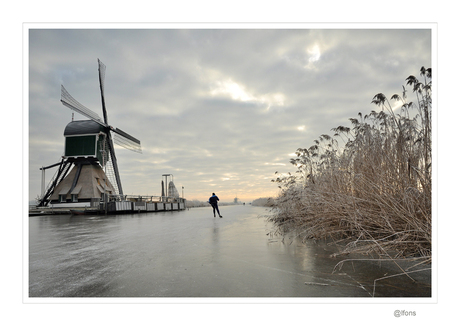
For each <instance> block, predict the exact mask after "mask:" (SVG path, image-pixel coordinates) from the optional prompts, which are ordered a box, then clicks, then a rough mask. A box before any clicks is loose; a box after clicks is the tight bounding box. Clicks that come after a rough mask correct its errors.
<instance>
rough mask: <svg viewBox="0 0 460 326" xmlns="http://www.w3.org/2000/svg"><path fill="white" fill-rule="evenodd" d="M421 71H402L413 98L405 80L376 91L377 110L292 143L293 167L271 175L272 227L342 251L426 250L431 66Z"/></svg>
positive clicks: (409, 253)
mask: <svg viewBox="0 0 460 326" xmlns="http://www.w3.org/2000/svg"><path fill="white" fill-rule="evenodd" d="M420 76H421V77H420V79H418V78H416V77H414V76H409V77H408V78H407V79H406V86H409V87H411V88H412V91H413V96H414V97H415V99H414V100H413V101H410V102H409V101H408V99H407V98H408V94H407V93H408V91H407V90H406V89H405V87H404V86H403V92H402V95H401V96H400V95H397V94H395V95H393V96H392V97H391V98H390V99H388V98H387V97H386V96H385V95H383V94H381V93H379V94H377V95H375V97H374V98H373V99H372V102H371V103H373V104H375V105H377V106H378V107H379V108H380V110H378V111H371V112H370V113H369V114H367V115H364V116H363V115H362V114H361V113H359V114H358V118H352V119H350V122H351V127H345V126H339V127H337V128H333V129H332V131H334V135H333V136H332V137H331V136H329V135H327V134H324V135H321V136H320V137H319V139H317V140H315V141H314V144H313V145H312V146H311V147H309V148H299V149H297V151H296V155H297V157H296V158H295V159H292V160H291V163H292V164H293V165H295V166H296V168H297V171H296V173H295V174H290V173H288V174H281V175H280V174H278V173H276V174H277V178H276V179H274V180H272V181H274V182H277V183H278V184H279V185H278V186H279V188H280V193H279V195H278V197H277V198H276V199H275V202H274V207H273V210H272V214H271V215H270V216H269V218H268V219H269V220H270V221H272V222H274V224H275V225H276V226H277V228H276V232H279V233H281V234H286V233H287V232H295V234H296V235H297V236H299V237H301V238H302V239H303V240H306V239H326V238H327V239H333V240H334V241H336V242H341V243H344V246H343V247H342V248H343V250H342V252H341V253H351V252H359V253H366V254H371V255H375V254H377V255H378V256H379V257H381V256H382V255H383V256H385V257H388V256H391V257H392V258H407V257H425V258H426V259H428V260H429V259H430V258H431V231H432V225H431V176H432V175H431V159H432V157H431V121H432V119H431V106H432V101H431V68H429V69H425V68H424V67H422V69H421V70H420ZM392 103H393V105H392ZM345 244H346V245H345Z"/></svg>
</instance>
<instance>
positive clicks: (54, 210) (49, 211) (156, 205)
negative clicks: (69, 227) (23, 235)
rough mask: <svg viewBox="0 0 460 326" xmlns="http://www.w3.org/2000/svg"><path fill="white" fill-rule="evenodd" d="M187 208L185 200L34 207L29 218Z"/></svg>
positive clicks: (30, 210) (30, 209)
mask: <svg viewBox="0 0 460 326" xmlns="http://www.w3.org/2000/svg"><path fill="white" fill-rule="evenodd" d="M185 208H186V203H185V200H182V201H179V202H147V201H111V202H108V203H106V204H104V203H100V204H99V205H98V206H97V207H94V206H93V207H91V206H88V207H71V206H68V207H32V208H29V216H40V215H66V214H70V215H87V214H93V215H94V214H129V213H147V212H165V211H179V210H184V209H185Z"/></svg>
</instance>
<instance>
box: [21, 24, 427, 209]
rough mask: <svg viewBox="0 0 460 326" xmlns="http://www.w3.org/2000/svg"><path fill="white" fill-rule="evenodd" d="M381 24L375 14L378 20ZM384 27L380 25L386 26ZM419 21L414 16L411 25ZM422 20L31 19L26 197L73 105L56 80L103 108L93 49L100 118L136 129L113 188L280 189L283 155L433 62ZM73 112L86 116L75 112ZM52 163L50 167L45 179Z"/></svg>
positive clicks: (120, 154) (60, 143) (246, 192)
mask: <svg viewBox="0 0 460 326" xmlns="http://www.w3.org/2000/svg"><path fill="white" fill-rule="evenodd" d="M379 27H381V26H379ZM388 27H391V25H388ZM414 27H418V28H414ZM431 41H432V39H431V30H429V29H427V26H426V25H425V26H421V27H420V26H408V28H407V29H371V28H370V27H368V26H365V28H363V29H278V28H277V29H275V28H272V29H270V28H269V29H217V28H210V29H143V30H140V29H78V30H76V29H34V28H32V29H30V31H29V49H28V54H29V112H28V118H29V196H30V199H34V198H35V197H36V196H37V195H38V194H39V193H40V189H41V171H40V170H39V168H40V167H41V166H47V165H50V164H53V163H56V162H58V161H60V157H61V155H63V152H64V136H63V132H64V128H65V126H66V125H67V123H68V122H70V121H71V119H72V112H73V111H71V110H70V109H68V108H67V107H65V106H63V105H62V104H61V102H60V85H61V84H63V85H64V86H65V87H66V89H67V90H68V91H69V93H70V94H71V95H72V96H73V97H74V98H75V99H77V100H78V101H79V102H80V103H82V104H83V105H85V106H86V107H88V108H90V109H91V110H93V111H94V112H96V113H98V114H99V116H102V108H101V99H100V92H99V81H98V70H97V69H98V66H97V58H99V59H100V60H101V61H102V62H103V63H104V64H105V65H106V67H107V70H106V76H105V100H106V106H107V112H108V122H109V124H110V125H112V126H114V127H118V128H120V129H122V130H124V131H126V132H128V133H129V134H131V135H133V136H134V137H136V138H138V139H140V141H141V144H142V150H143V153H142V154H138V153H135V152H132V151H129V150H126V149H124V148H120V147H116V155H117V159H118V164H119V169H120V173H121V181H122V184H123V190H124V192H125V194H128V195H160V193H161V188H160V187H161V175H162V174H165V173H171V174H173V175H174V181H175V184H176V186H177V188H178V189H179V190H181V188H182V187H184V192H185V197H186V198H187V199H189V200H192V199H198V200H207V198H209V196H210V195H211V193H212V192H215V193H216V194H217V195H218V196H219V197H220V199H221V201H232V200H233V198H234V197H235V196H238V198H240V199H241V200H242V201H250V200H253V199H257V198H259V197H265V196H272V195H276V193H277V186H276V185H275V184H274V183H272V182H271V181H270V180H271V179H273V178H274V176H275V175H274V173H275V171H279V172H284V173H285V172H294V171H295V168H294V166H292V165H291V164H290V163H289V159H290V158H291V156H290V155H292V153H294V152H295V151H296V149H297V148H299V147H310V146H311V145H312V144H313V141H314V140H315V139H317V138H318V136H319V135H321V134H331V135H332V134H333V132H332V131H331V128H334V127H337V126H339V125H344V126H349V120H348V119H349V118H355V117H357V115H358V112H362V113H363V114H366V113H369V112H370V111H371V110H377V107H375V106H374V105H373V104H371V103H370V102H371V100H372V98H373V96H374V95H375V94H377V93H384V94H386V95H387V96H388V97H390V96H391V95H393V94H395V93H401V90H402V85H403V84H405V82H404V80H405V79H406V77H408V76H409V75H417V76H418V74H419V70H420V68H421V67H422V66H425V67H426V68H428V67H431V64H432V57H431V50H432V47H431ZM75 119H76V120H81V119H86V118H85V117H83V116H81V115H79V114H78V113H75ZM53 173H54V170H53V169H51V170H47V174H46V180H47V182H48V181H49V179H50V178H51V176H52V174H53Z"/></svg>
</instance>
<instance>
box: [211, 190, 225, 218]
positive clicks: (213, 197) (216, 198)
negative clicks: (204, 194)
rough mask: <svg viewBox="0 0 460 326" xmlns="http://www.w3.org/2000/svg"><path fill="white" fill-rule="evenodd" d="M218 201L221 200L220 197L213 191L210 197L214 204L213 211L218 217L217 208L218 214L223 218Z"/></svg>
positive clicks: (212, 204)
mask: <svg viewBox="0 0 460 326" xmlns="http://www.w3.org/2000/svg"><path fill="white" fill-rule="evenodd" d="M218 201H219V197H217V196H216V194H215V193H212V196H211V197H209V201H208V203H210V204H211V206H212V212H213V213H214V217H216V210H217V214H219V217H220V218H222V215H220V212H219V206H218V205H217V202H218Z"/></svg>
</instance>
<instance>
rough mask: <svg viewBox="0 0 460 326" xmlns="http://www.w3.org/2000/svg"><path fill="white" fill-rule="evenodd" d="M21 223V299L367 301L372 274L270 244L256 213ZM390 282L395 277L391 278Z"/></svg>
mask: <svg viewBox="0 0 460 326" xmlns="http://www.w3.org/2000/svg"><path fill="white" fill-rule="evenodd" d="M221 213H222V215H223V218H214V217H213V216H212V209H211V208H209V207H205V208H192V209H190V210H185V211H178V212H161V213H141V214H129V215H109V216H98V215H95V216H90V215H88V216H70V215H60V216H57V215H54V216H31V217H29V296H30V297H182V298H188V297H190V298H192V297H201V298H203V297H371V296H372V293H373V289H374V280H375V279H378V278H380V277H383V276H384V275H388V273H389V271H388V270H385V269H383V268H380V267H379V266H378V265H366V267H365V268H364V267H360V266H359V264H357V263H354V264H353V265H352V264H351V263H347V264H344V267H343V269H342V270H340V271H336V272H335V273H332V271H333V268H334V266H335V265H336V264H337V263H338V262H339V261H340V259H338V258H330V257H329V255H330V254H331V253H333V252H334V250H335V248H333V246H326V245H324V244H322V245H319V244H314V243H309V244H307V245H305V244H302V243H298V242H292V243H290V241H287V240H286V241H284V243H283V242H282V241H281V239H279V238H271V237H269V236H268V235H267V233H269V232H270V231H271V226H270V224H267V223H266V221H265V219H264V218H259V216H260V215H263V214H265V213H266V209H265V208H262V207H252V206H250V205H245V206H243V205H241V206H222V207H221ZM392 273H393V274H395V273H394V271H392ZM376 284H377V286H376V293H375V296H391V297H393V296H396V297H398V296H408V297H414V296H418V297H429V296H431V288H430V284H429V279H422V280H421V281H420V282H417V283H415V284H414V283H412V282H411V281H410V280H409V279H408V278H407V277H397V278H393V279H392V281H391V282H389V281H387V280H382V281H379V282H377V283H376Z"/></svg>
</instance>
